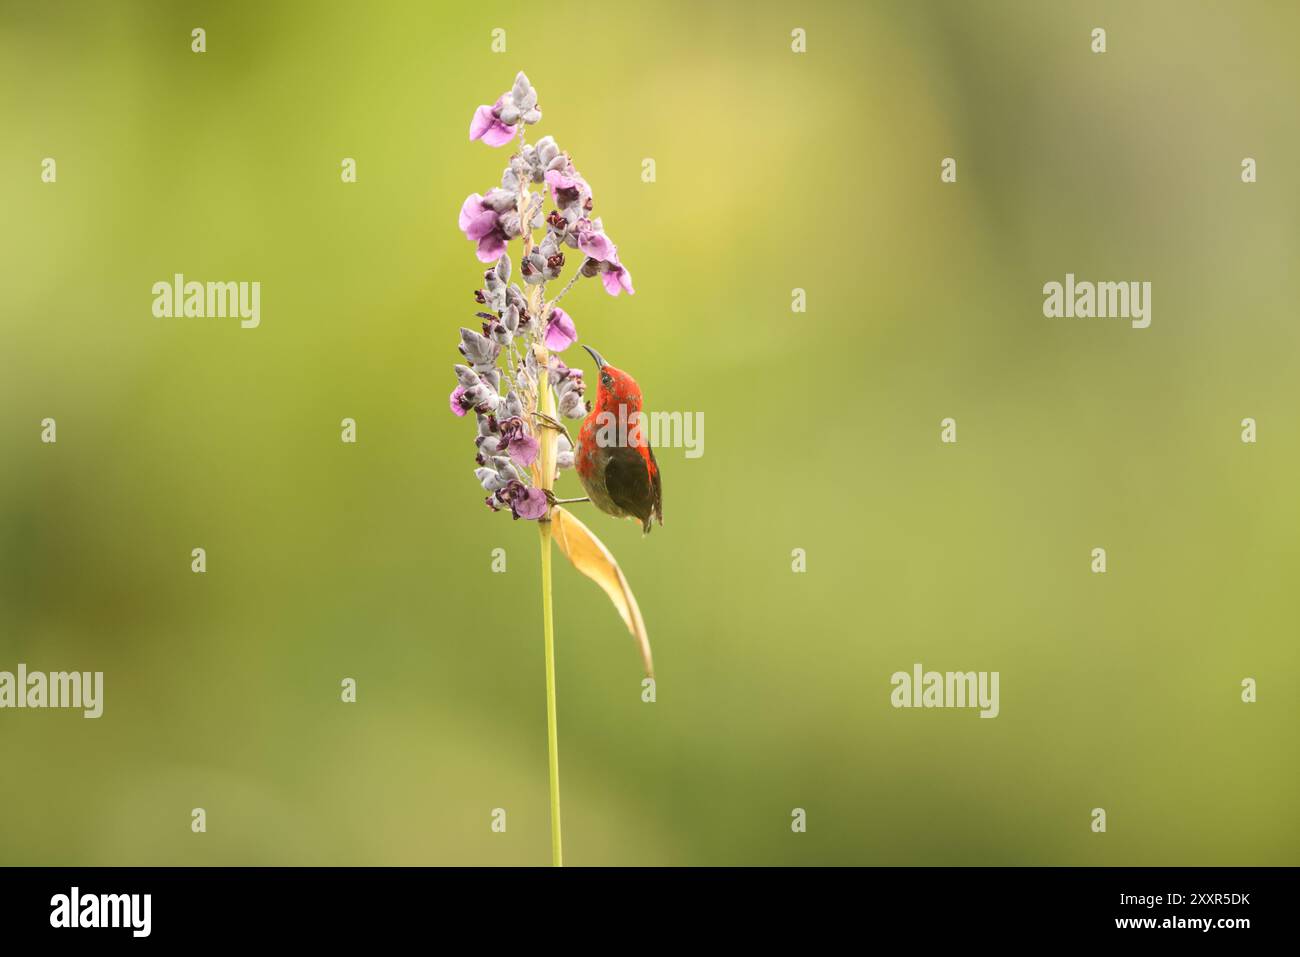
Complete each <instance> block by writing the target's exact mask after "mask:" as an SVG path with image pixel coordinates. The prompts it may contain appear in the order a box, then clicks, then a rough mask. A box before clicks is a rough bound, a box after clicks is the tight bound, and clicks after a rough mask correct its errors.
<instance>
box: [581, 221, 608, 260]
mask: <svg viewBox="0 0 1300 957" xmlns="http://www.w3.org/2000/svg"><path fill="white" fill-rule="evenodd" d="M576 232H577V236H578V248H579V249H580V250H582V251H583V252H584V253H585V254H586V255H588V256H590V257H591V258H592V259H595V260H596V261H597V262H607V261H608V260H610V259H612V258H614V257H615V256H617V255H618V247H616V246H615V245H614V243H613V242H612V241H611V240H610V238H609V237H608V236H606V235H605V231H604V229H602V228H601V225H600V220H599V219H597V220H596V221H595V222H594V223H593V222H592V221H591V220H589V219H587V218H586V217H583V218H582V219H580V220H578V227H577V230H576Z"/></svg>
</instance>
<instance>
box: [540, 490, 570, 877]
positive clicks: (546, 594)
mask: <svg viewBox="0 0 1300 957" xmlns="http://www.w3.org/2000/svg"><path fill="white" fill-rule="evenodd" d="M538 528H539V529H540V530H541V535H542V634H543V636H544V638H545V641H546V745H547V753H548V756H549V759H550V771H551V863H552V864H553V865H554V866H556V867H563V866H564V849H563V845H562V842H561V840H560V734H559V727H558V722H557V719H556V711H555V622H554V620H553V618H552V615H551V520H550V516H549V515H547V516H546V517H545V518H544V519H543V520H542V521H541V522H540V523H538Z"/></svg>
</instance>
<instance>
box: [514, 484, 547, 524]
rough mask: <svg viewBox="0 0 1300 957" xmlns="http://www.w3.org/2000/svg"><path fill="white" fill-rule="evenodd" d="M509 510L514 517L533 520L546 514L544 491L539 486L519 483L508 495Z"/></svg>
mask: <svg viewBox="0 0 1300 957" xmlns="http://www.w3.org/2000/svg"><path fill="white" fill-rule="evenodd" d="M510 511H512V512H514V515H515V518H524V519H528V520H529V521H532V522H535V521H537V519H539V518H541V517H542V516H543V515H545V514H546V493H545V492H543V491H542V490H541V489H539V488H530V487H526V486H524V485H519V487H518V488H517V489H514V490H513V492H512V494H511V496H510Z"/></svg>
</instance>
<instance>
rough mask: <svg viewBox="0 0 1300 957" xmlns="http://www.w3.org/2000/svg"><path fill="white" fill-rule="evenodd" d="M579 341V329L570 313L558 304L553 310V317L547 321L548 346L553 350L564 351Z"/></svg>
mask: <svg viewBox="0 0 1300 957" xmlns="http://www.w3.org/2000/svg"><path fill="white" fill-rule="evenodd" d="M577 341H578V330H577V327H575V326H574V324H573V320H572V319H570V318H569V314H568V313H567V312H565V311H564V310H563V309H561V308H560V307H559V306H556V307H555V308H554V309H552V310H551V318H550V319H548V320H547V321H546V348H548V349H550V350H551V351H552V352H563V351H564V350H565V349H567V348H569V346H571V345H573V344H574V343H575V342H577Z"/></svg>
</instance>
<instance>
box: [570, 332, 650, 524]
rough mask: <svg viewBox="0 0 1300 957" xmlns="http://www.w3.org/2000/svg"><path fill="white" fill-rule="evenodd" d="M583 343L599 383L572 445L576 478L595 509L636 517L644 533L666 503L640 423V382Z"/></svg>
mask: <svg viewBox="0 0 1300 957" xmlns="http://www.w3.org/2000/svg"><path fill="white" fill-rule="evenodd" d="M583 348H584V349H586V350H587V351H588V352H590V353H591V357H592V358H593V359H595V360H596V368H597V370H598V371H599V372H600V384H599V386H598V387H597V389H596V405H595V407H594V408H593V409H592V410H591V412H589V413H588V414H587V417H586V418H585V419H583V421H582V429H581V431H579V433H578V447H577V448H576V449H574V456H573V459H574V467H575V469H576V470H577V473H578V479H579V481H581V482H582V487H583V488H584V489H586V491H587V497H588V498H590V499H591V502H592V504H593V505H595V506H596V507H597V508H598V509H600V510H601V511H602V512H607V513H609V514H610V515H613V516H614V517H615V518H635V519H637V520H638V521H640V523H641V530H642V532H646V533H648V532H649V531H650V522H651V520H652V519H653V520H657V521H658V522H659V524H660V525H663V523H664V506H663V489H662V486H661V484H660V481H659V465H658V463H657V462H655V453H654V450H653V449H652V448H650V441H649V439H648V437H647V436H646V435H645V434H644V432H645V430H644V429H642V428H641V427H640V426H641V387H640V386H638V385H637V384H636V380H635V379H633V378H632V377H631V376H630V375H628V374H627V373H626V372H624V371H623V370H622V369H615V368H614V367H613V366H612V365H610V364H608V363H607V362H606V361H605V360H604V359H602V358H601V357H600V353H598V352H597V351H596V350H595V349H591V348H588V347H587V346H583Z"/></svg>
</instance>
